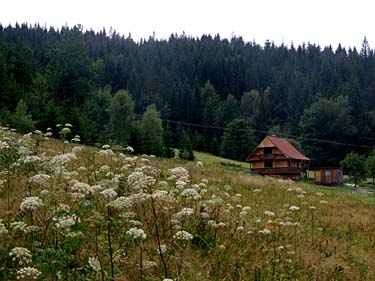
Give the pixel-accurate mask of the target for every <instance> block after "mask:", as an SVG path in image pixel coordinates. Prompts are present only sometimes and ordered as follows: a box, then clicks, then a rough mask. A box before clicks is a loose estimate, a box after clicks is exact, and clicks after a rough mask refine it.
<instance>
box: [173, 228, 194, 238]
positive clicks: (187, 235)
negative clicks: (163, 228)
mask: <svg viewBox="0 0 375 281" xmlns="http://www.w3.org/2000/svg"><path fill="white" fill-rule="evenodd" d="M173 238H174V239H176V240H184V241H190V240H193V235H191V234H190V233H189V232H187V231H185V230H180V231H177V232H176V234H175V235H173Z"/></svg>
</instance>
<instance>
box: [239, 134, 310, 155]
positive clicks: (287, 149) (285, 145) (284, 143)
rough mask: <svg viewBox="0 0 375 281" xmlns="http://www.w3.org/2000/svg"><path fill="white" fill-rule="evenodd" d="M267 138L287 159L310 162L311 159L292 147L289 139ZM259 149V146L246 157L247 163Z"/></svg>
mask: <svg viewBox="0 0 375 281" xmlns="http://www.w3.org/2000/svg"><path fill="white" fill-rule="evenodd" d="M265 138H267V139H268V140H269V141H270V142H271V143H273V144H274V145H275V147H277V148H278V149H279V150H280V151H281V152H282V153H283V154H284V155H285V157H287V158H289V159H296V160H305V161H309V160H310V158H308V157H306V156H305V155H303V154H302V153H301V152H299V151H298V150H297V149H296V148H295V147H294V146H293V145H291V144H290V143H289V142H288V140H287V139H284V138H279V137H276V136H267V137H265ZM257 148H258V146H257V147H256V148H255V149H254V150H253V151H252V152H251V154H250V155H249V156H248V157H246V159H245V161H249V159H250V158H251V156H252V155H253V154H254V152H255V151H256V150H257Z"/></svg>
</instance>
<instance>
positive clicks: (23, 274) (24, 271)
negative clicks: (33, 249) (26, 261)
mask: <svg viewBox="0 0 375 281" xmlns="http://www.w3.org/2000/svg"><path fill="white" fill-rule="evenodd" d="M16 274H17V279H18V280H22V279H25V280H30V279H34V280H37V279H38V278H39V276H40V275H41V274H42V273H41V272H40V271H39V270H38V269H36V268H34V267H29V266H28V267H24V268H21V269H19V270H17V272H16Z"/></svg>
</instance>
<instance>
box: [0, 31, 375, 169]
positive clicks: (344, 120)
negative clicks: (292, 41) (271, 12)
mask: <svg viewBox="0 0 375 281" xmlns="http://www.w3.org/2000/svg"><path fill="white" fill-rule="evenodd" d="M374 108H375V57H374V51H373V50H372V49H371V48H370V45H369V43H368V42H367V40H366V38H364V40H363V43H362V48H361V49H360V50H357V49H356V48H348V49H346V48H343V47H342V46H340V45H339V46H338V47H337V48H336V47H335V48H333V47H331V46H318V45H315V44H308V43H306V44H303V45H302V46H293V45H291V46H285V45H280V46H276V45H275V44H273V43H272V42H271V41H267V42H265V43H264V44H259V43H256V42H244V40H243V39H242V38H241V37H234V38H231V39H223V38H220V36H219V35H215V36H211V35H203V36H202V37H200V38H194V37H189V36H186V35H185V34H181V35H171V36H170V37H169V38H168V39H166V40H161V39H155V38H154V37H150V38H148V39H145V40H141V41H140V42H135V41H134V40H133V39H132V38H131V36H130V35H129V36H128V37H124V36H121V35H120V34H118V33H116V31H114V30H110V31H105V30H102V31H99V32H96V31H84V30H83V27H82V26H79V25H78V26H75V27H72V28H71V27H62V28H61V29H55V28H52V27H50V28H49V27H42V26H39V25H34V26H31V25H27V24H22V25H16V26H7V27H6V26H1V25H0V123H1V124H3V125H6V124H9V125H10V126H11V127H13V128H16V129H17V130H18V131H20V132H25V133H26V132H29V131H31V130H34V129H40V130H46V129H47V128H48V127H52V128H53V129H55V128H56V124H58V123H64V122H69V123H71V124H72V125H73V128H72V131H73V135H74V134H75V133H79V134H80V136H81V140H82V142H83V143H85V144H104V143H110V144H121V145H123V146H125V145H131V146H133V147H134V148H135V150H136V152H138V153H143V152H144V153H150V154H155V155H160V156H171V155H173V150H171V148H172V147H177V148H179V147H182V148H183V149H182V150H181V151H182V154H184V153H185V152H186V151H187V152H188V151H189V150H191V149H192V148H194V149H195V150H199V151H205V152H209V153H212V154H216V155H222V156H224V157H227V158H232V159H239V160H243V159H244V158H245V157H246V156H247V155H248V154H249V153H250V152H251V150H252V149H253V148H254V146H255V145H256V144H257V142H259V141H260V140H261V138H262V137H264V136H265V135H267V134H277V135H280V136H282V137H283V136H285V137H288V138H290V139H294V140H295V142H293V143H294V144H296V145H297V146H298V148H300V149H301V150H302V151H303V152H304V153H305V154H306V155H307V156H308V157H310V158H311V159H312V165H316V166H336V165H338V163H339V161H340V160H342V159H343V158H344V157H345V155H346V154H347V153H349V152H351V151H355V152H358V153H360V154H368V153H369V152H370V151H371V150H372V149H373V147H375V144H374V143H375V109H374ZM185 154H188V155H189V153H185ZM188 157H189V156H188ZM188 157H187V158H188Z"/></svg>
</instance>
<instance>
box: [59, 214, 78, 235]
mask: <svg viewBox="0 0 375 281" xmlns="http://www.w3.org/2000/svg"><path fill="white" fill-rule="evenodd" d="M53 221H54V222H55V225H56V227H57V228H58V229H62V230H65V231H70V228H71V227H72V226H74V225H76V224H77V223H79V222H80V219H79V218H78V217H77V215H76V214H72V215H66V216H59V217H54V218H53Z"/></svg>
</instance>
